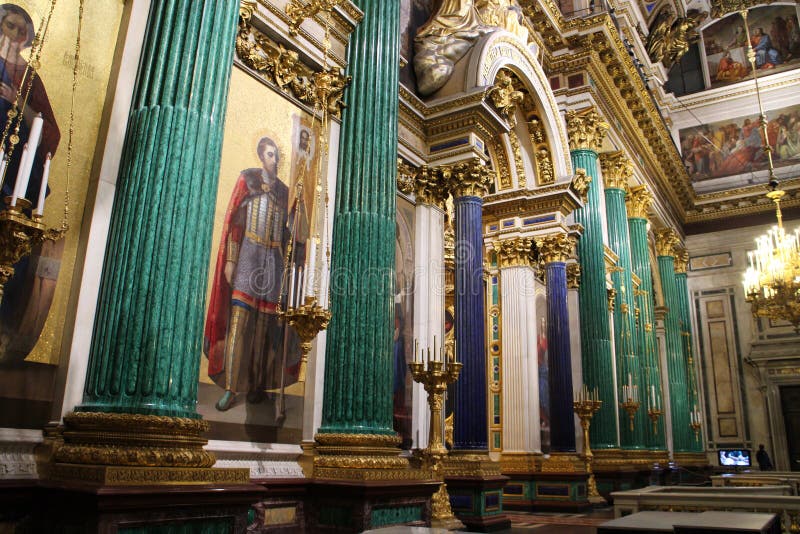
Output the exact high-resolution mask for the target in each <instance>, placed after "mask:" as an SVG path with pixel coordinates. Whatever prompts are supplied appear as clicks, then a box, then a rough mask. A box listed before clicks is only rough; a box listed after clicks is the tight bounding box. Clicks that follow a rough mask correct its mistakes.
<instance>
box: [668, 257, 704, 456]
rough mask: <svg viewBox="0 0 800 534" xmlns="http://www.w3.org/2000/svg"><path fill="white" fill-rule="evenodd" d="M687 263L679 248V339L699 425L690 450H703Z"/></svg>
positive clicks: (694, 412) (676, 271) (691, 406)
mask: <svg viewBox="0 0 800 534" xmlns="http://www.w3.org/2000/svg"><path fill="white" fill-rule="evenodd" d="M688 264H689V253H688V252H687V251H686V250H681V251H680V252H678V253H676V255H675V283H676V286H677V290H678V301H679V303H680V310H681V341H682V344H683V354H684V358H685V360H686V387H687V389H688V392H689V410H690V411H691V412H692V413H693V414H694V418H695V423H696V424H697V425H700V426H699V427H698V429H697V432H696V433H695V432H694V429H692V433H693V440H692V442H691V449H692V452H704V450H705V448H704V447H703V430H702V424H701V418H702V416H701V415H700V414H702V413H703V409H702V405H701V400H700V395H699V393H698V391H697V375H696V369H695V358H694V349H693V347H694V345H693V341H692V339H693V336H692V316H691V314H690V312H689V287H688V283H687V282H688V281H687V275H686V269H687V267H688Z"/></svg>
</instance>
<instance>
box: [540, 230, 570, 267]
mask: <svg viewBox="0 0 800 534" xmlns="http://www.w3.org/2000/svg"><path fill="white" fill-rule="evenodd" d="M575 245H576V239H575V238H574V237H572V236H570V235H567V234H562V233H557V234H547V235H543V236H537V237H536V248H537V249H538V250H539V256H540V257H541V258H542V261H544V263H553V262H566V261H567V260H568V259H569V258H571V257H572V256H573V254H574V251H575Z"/></svg>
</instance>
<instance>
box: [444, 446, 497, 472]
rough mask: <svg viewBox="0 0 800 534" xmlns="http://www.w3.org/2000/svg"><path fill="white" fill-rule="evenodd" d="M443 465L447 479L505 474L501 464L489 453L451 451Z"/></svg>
mask: <svg viewBox="0 0 800 534" xmlns="http://www.w3.org/2000/svg"><path fill="white" fill-rule="evenodd" d="M442 464H443V468H444V470H443V473H444V476H445V478H447V477H495V476H501V475H502V474H503V473H502V468H501V463H500V462H495V461H493V460H492V459H491V458H490V457H489V453H488V452H483V453H476V452H473V451H458V450H455V451H450V454H449V455H448V456H447V457H446V458H444V460H443V461H442Z"/></svg>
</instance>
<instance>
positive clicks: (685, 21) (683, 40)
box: [647, 9, 708, 68]
mask: <svg viewBox="0 0 800 534" xmlns="http://www.w3.org/2000/svg"><path fill="white" fill-rule="evenodd" d="M674 17H675V15H674V13H673V12H672V11H671V10H668V9H665V10H663V11H662V12H661V13H659V15H658V17H657V18H656V21H655V22H654V23H653V29H652V31H651V32H650V35H648V37H647V53H648V54H649V56H650V59H651V60H652V61H654V62H658V61H660V62H662V63H663V64H664V66H665V67H666V68H670V67H671V66H672V65H674V64H675V63H677V62H678V61H680V59H681V57H683V55H684V54H685V53H686V52H688V51H689V46H691V44H692V43H694V42H696V41H697V40H698V39H699V38H700V35H699V34H698V33H697V30H696V28H697V27H698V26H699V25H700V23H702V22H703V21H704V20H705V19H706V18H707V17H708V12H707V11H699V10H697V9H690V10H689V11H687V12H686V16H685V17H679V18H677V19H676V18H674Z"/></svg>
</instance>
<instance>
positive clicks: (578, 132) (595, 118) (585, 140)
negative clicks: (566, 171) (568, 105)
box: [566, 107, 610, 152]
mask: <svg viewBox="0 0 800 534" xmlns="http://www.w3.org/2000/svg"><path fill="white" fill-rule="evenodd" d="M566 119H567V135H568V136H569V149H570V150H580V149H588V150H594V151H595V152H597V151H598V150H600V147H601V146H602V145H603V139H604V138H605V135H606V132H607V131H608V129H609V127H610V126H609V124H608V123H607V122H605V121H604V120H602V119H601V118H600V115H599V114H598V113H597V111H596V110H595V109H594V108H593V107H588V108H585V109H582V110H580V111H574V110H569V111H567V114H566Z"/></svg>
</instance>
